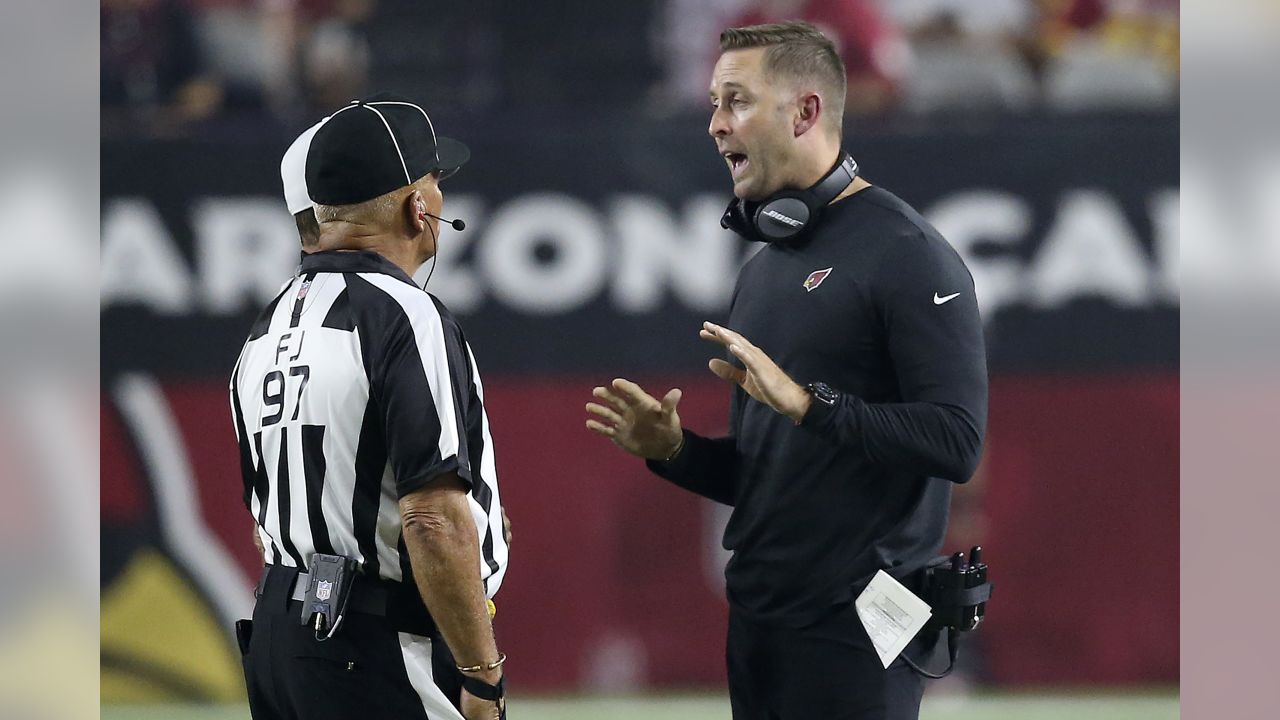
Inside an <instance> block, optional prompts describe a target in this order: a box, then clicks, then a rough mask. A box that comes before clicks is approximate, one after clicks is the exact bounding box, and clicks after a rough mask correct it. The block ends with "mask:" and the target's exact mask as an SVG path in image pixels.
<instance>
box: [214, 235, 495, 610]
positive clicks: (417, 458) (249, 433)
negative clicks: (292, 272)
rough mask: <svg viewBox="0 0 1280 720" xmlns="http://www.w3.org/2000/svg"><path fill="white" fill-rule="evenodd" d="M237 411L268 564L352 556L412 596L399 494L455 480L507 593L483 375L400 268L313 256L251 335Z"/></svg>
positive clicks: (487, 567)
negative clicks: (463, 488)
mask: <svg viewBox="0 0 1280 720" xmlns="http://www.w3.org/2000/svg"><path fill="white" fill-rule="evenodd" d="M231 409H232V416H233V418H234V422H235V429H236V437H237V439H238V441H239V444H240V463H241V471H242V475H243V478H244V502H245V505H246V506H247V507H248V508H249V510H250V512H252V513H253V515H254V517H255V518H256V520H257V524H258V531H259V532H260V533H261V535H262V541H263V545H264V546H265V549H264V553H265V557H264V560H265V562H267V563H275V564H282V565H288V566H297V567H304V568H305V567H306V566H307V564H308V563H309V561H310V559H311V555H312V554H313V553H328V554H338V555H346V556H349V557H353V558H356V559H357V560H359V562H360V563H361V568H362V571H363V572H364V573H365V574H366V575H370V576H374V577H380V578H382V579H384V580H389V581H392V582H399V583H403V584H404V585H405V586H408V587H406V588H405V589H406V590H407V589H409V587H412V586H413V575H412V571H411V569H410V566H409V555H408V552H407V551H406V550H405V545H404V540H403V538H402V535H401V522H400V512H399V504H398V501H399V499H400V498H401V497H403V496H405V495H406V494H408V493H411V492H413V491H415V490H417V489H419V488H421V487H423V486H424V485H426V484H427V483H428V482H430V481H431V480H432V479H433V478H436V477H438V476H439V475H441V474H442V473H447V472H450V471H456V472H457V474H458V476H459V477H460V478H462V480H463V481H464V482H467V483H469V484H470V493H469V502H470V506H471V514H472V518H473V519H474V520H475V524H476V532H477V534H478V538H479V541H480V555H481V561H480V568H479V570H480V577H481V579H482V580H483V581H484V585H485V590H486V593H487V595H488V596H489V597H493V596H494V594H495V593H496V592H497V590H498V586H499V585H500V584H501V582H502V578H503V575H504V574H505V572H506V565H507V545H506V543H505V542H504V541H503V536H502V510H501V503H500V499H499V496H498V477H497V471H496V467H495V463H494V454H493V440H492V438H491V437H490V434H489V420H488V417H487V415H486V413H485V409H484V388H483V387H482V385H481V383H480V373H479V371H478V370H477V368H476V363H475V358H474V357H473V356H472V354H471V348H470V347H469V346H468V345H467V341H466V338H465V337H464V336H463V334H462V330H461V329H460V328H459V327H458V323H457V322H456V321H455V320H454V318H453V316H452V315H450V313H449V311H448V309H446V308H445V307H444V305H443V304H441V303H440V302H439V301H438V300H437V299H436V298H435V297H433V296H432V295H430V294H428V293H426V292H424V291H423V290H421V289H420V288H418V287H417V286H416V285H414V283H413V280H412V279H410V277H409V276H408V275H406V274H405V273H404V272H403V271H402V270H400V268H398V267H396V266H395V265H394V264H393V263H391V262H390V261H389V260H387V259H385V258H383V257H381V256H379V255H377V254H375V253H372V252H343V251H333V252H321V253H315V254H312V255H308V256H306V257H305V258H304V259H303V261H302V266H301V268H300V270H299V274H298V276H297V277H295V278H293V279H292V280H291V281H290V282H289V283H288V284H286V285H285V287H284V288H283V289H282V290H281V292H280V294H279V295H277V296H276V299H275V300H273V301H272V302H271V304H270V305H268V306H267V307H266V309H265V310H263V312H262V314H261V315H260V316H259V317H258V319H257V321H256V322H255V323H254V325H253V328H252V330H251V331H250V333H249V339H248V341H247V342H245V345H244V349H243V350H242V351H241V353H240V359H239V360H238V361H237V362H236V367H235V370H234V371H233V373H232V377H231ZM413 594H414V596H415V597H416V595H417V592H416V589H414V590H413Z"/></svg>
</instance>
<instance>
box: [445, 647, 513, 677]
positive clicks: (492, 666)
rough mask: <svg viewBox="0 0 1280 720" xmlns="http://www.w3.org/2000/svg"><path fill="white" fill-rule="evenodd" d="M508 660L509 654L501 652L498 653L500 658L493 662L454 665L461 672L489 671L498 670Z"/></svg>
mask: <svg viewBox="0 0 1280 720" xmlns="http://www.w3.org/2000/svg"><path fill="white" fill-rule="evenodd" d="M506 661H507V654H506V653H503V652H500V653H498V659H497V660H494V661H493V662H491V663H480V664H479V665H467V666H466V667H463V666H461V665H455V666H454V667H456V668H458V672H461V673H478V672H488V671H490V670H497V669H498V668H500V667H502V663H504V662H506Z"/></svg>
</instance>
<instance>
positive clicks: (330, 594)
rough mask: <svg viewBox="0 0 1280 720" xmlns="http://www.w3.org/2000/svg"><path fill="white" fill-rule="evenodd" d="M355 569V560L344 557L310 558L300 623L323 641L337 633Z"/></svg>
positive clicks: (321, 556) (348, 597)
mask: <svg viewBox="0 0 1280 720" xmlns="http://www.w3.org/2000/svg"><path fill="white" fill-rule="evenodd" d="M355 570H356V561H355V560H353V559H351V558H348V557H343V556H342V555H324V554H321V553H316V554H315V555H312V556H311V565H310V567H308V568H307V572H308V574H309V576H310V578H309V580H308V582H307V591H306V594H305V595H304V596H303V598H302V618H301V621H300V624H302V625H310V626H312V627H313V628H315V633H316V640H318V641H321V642H323V641H325V640H328V639H329V638H331V637H333V635H334V633H336V632H338V625H340V624H341V623H342V617H343V614H344V613H345V612H346V609H347V600H348V599H350V597H351V585H352V582H353V581H354V580H355Z"/></svg>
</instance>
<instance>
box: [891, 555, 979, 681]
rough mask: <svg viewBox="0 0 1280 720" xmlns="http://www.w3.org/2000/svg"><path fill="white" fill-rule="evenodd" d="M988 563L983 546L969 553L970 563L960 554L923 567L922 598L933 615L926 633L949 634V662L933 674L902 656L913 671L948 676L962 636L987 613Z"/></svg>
mask: <svg viewBox="0 0 1280 720" xmlns="http://www.w3.org/2000/svg"><path fill="white" fill-rule="evenodd" d="M987 570H988V569H987V564H986V563H985V562H983V561H982V546H981V545H975V546H974V547H973V548H971V549H970V550H969V560H968V562H965V557H964V553H962V552H958V553H955V554H954V555H951V556H949V557H946V556H944V557H940V558H937V559H935V560H934V561H933V562H931V563H929V564H928V565H927V566H925V568H924V574H923V581H922V583H921V587H920V599H922V600H924V601H925V602H926V603H928V604H929V607H930V609H932V611H933V614H932V615H931V616H930V617H929V622H928V623H926V624H925V627H924V630H925V631H941V630H946V631H947V645H948V653H949V655H950V663H949V664H948V665H947V669H946V670H943V671H942V672H941V673H936V674H935V673H931V672H928V671H926V670H924V669H923V668H921V667H920V666H918V665H916V664H915V663H914V662H912V661H911V658H909V657H907V656H906V653H903V655H902V658H903V660H904V661H906V663H907V664H908V665H910V666H911V668H912V669H913V670H915V671H916V672H918V673H920V674H921V675H923V676H925V677H928V678H935V679H936V678H941V677H945V676H946V675H947V674H949V673H950V672H951V670H952V669H953V668H954V667H955V664H956V657H957V656H958V655H959V654H960V646H959V642H960V633H965V632H971V631H973V630H976V629H977V628H978V626H979V625H981V624H982V620H983V618H985V617H986V614H987V601H988V600H990V599H991V587H992V586H991V581H990V580H989V579H988V572H987Z"/></svg>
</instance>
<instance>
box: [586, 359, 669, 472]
mask: <svg viewBox="0 0 1280 720" xmlns="http://www.w3.org/2000/svg"><path fill="white" fill-rule="evenodd" d="M591 394H592V395H594V396H595V397H596V398H597V399H599V400H600V402H598V403H594V402H590V403H587V412H589V413H591V414H592V415H593V416H594V417H592V418H591V419H589V420H587V429H588V430H590V431H591V432H593V433H596V434H597V435H603V436H605V437H607V438H609V439H610V440H612V441H613V444H615V445H617V446H618V447H620V448H622V449H623V450H626V451H627V452H629V453H631V454H632V455H637V456H639V457H642V458H645V459H647V460H666V459H668V458H670V457H671V456H672V455H674V454H675V452H676V451H677V450H678V449H680V443H681V441H682V440H683V437H684V436H683V434H682V432H681V430H680V415H679V414H678V413H677V412H676V404H678V403H679V402H680V390H679V389H672V390H670V391H668V392H667V394H666V395H665V396H664V397H663V398H662V400H661V401H659V400H658V399H657V398H655V397H653V396H652V395H650V394H648V393H646V392H645V391H644V390H642V389H641V388H640V386H639V385H637V384H635V383H633V382H631V381H630V380H624V379H622V378H617V379H615V380H614V381H613V382H611V383H609V385H608V386H607V387H598V388H596V389H594V390H592V391H591Z"/></svg>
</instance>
